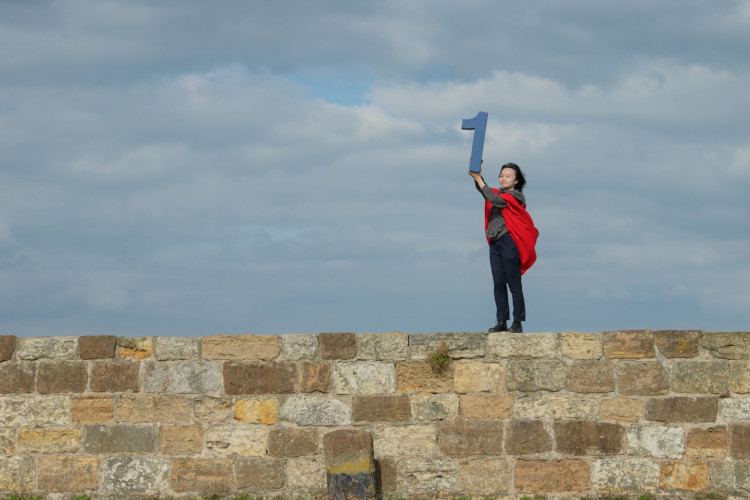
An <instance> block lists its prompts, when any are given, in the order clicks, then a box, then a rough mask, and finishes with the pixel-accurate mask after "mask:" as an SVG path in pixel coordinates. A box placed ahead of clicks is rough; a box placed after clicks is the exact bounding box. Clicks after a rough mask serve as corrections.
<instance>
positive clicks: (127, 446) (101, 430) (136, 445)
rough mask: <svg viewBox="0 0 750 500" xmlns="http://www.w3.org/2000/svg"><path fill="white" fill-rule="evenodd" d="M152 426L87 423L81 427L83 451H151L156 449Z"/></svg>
mask: <svg viewBox="0 0 750 500" xmlns="http://www.w3.org/2000/svg"><path fill="white" fill-rule="evenodd" d="M156 438H157V431H156V428H155V427H153V426H133V425H87V426H85V427H84V428H83V451H84V452H85V453H90V454H97V453H106V454H113V453H151V452H154V451H156V442H157V441H156Z"/></svg>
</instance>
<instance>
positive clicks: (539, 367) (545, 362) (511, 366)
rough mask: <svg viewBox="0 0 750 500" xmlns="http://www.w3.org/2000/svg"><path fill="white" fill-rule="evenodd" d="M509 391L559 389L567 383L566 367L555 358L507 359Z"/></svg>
mask: <svg viewBox="0 0 750 500" xmlns="http://www.w3.org/2000/svg"><path fill="white" fill-rule="evenodd" d="M507 370H508V373H507V384H508V390H509V391H523V392H534V391H542V390H545V391H559V390H562V389H564V388H565V386H567V385H568V367H567V366H566V365H565V363H564V362H562V361H560V360H557V359H516V360H511V361H508V367H507Z"/></svg>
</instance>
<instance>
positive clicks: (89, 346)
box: [78, 335, 117, 359]
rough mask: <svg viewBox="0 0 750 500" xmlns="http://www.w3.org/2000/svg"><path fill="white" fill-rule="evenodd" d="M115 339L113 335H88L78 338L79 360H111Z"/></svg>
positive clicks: (115, 344) (113, 353)
mask: <svg viewBox="0 0 750 500" xmlns="http://www.w3.org/2000/svg"><path fill="white" fill-rule="evenodd" d="M116 347H117V337H115V336H114V335H89V336H86V337H78V348H79V350H80V357H81V359H111V358H114V357H115V348H116Z"/></svg>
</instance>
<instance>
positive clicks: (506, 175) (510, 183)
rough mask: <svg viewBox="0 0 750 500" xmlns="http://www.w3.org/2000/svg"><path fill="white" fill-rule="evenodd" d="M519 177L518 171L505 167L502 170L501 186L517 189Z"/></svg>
mask: <svg viewBox="0 0 750 500" xmlns="http://www.w3.org/2000/svg"><path fill="white" fill-rule="evenodd" d="M516 184H518V179H516V171H515V170H513V169H512V168H504V169H502V170H501V171H500V187H501V188H503V189H516Z"/></svg>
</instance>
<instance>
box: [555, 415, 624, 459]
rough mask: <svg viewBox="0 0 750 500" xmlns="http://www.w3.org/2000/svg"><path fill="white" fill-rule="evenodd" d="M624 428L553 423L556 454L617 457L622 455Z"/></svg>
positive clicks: (573, 422) (610, 424)
mask: <svg viewBox="0 0 750 500" xmlns="http://www.w3.org/2000/svg"><path fill="white" fill-rule="evenodd" d="M624 437H625V428H624V427H623V426H621V425H618V424H612V423H607V422H593V421H590V420H589V421H585V420H583V421H569V422H561V421H556V422H555V440H556V444H557V452H558V453H563V454H565V455H577V456H585V455H617V454H620V453H622V452H623V451H624V450H623V445H624V441H625V439H624Z"/></svg>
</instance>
